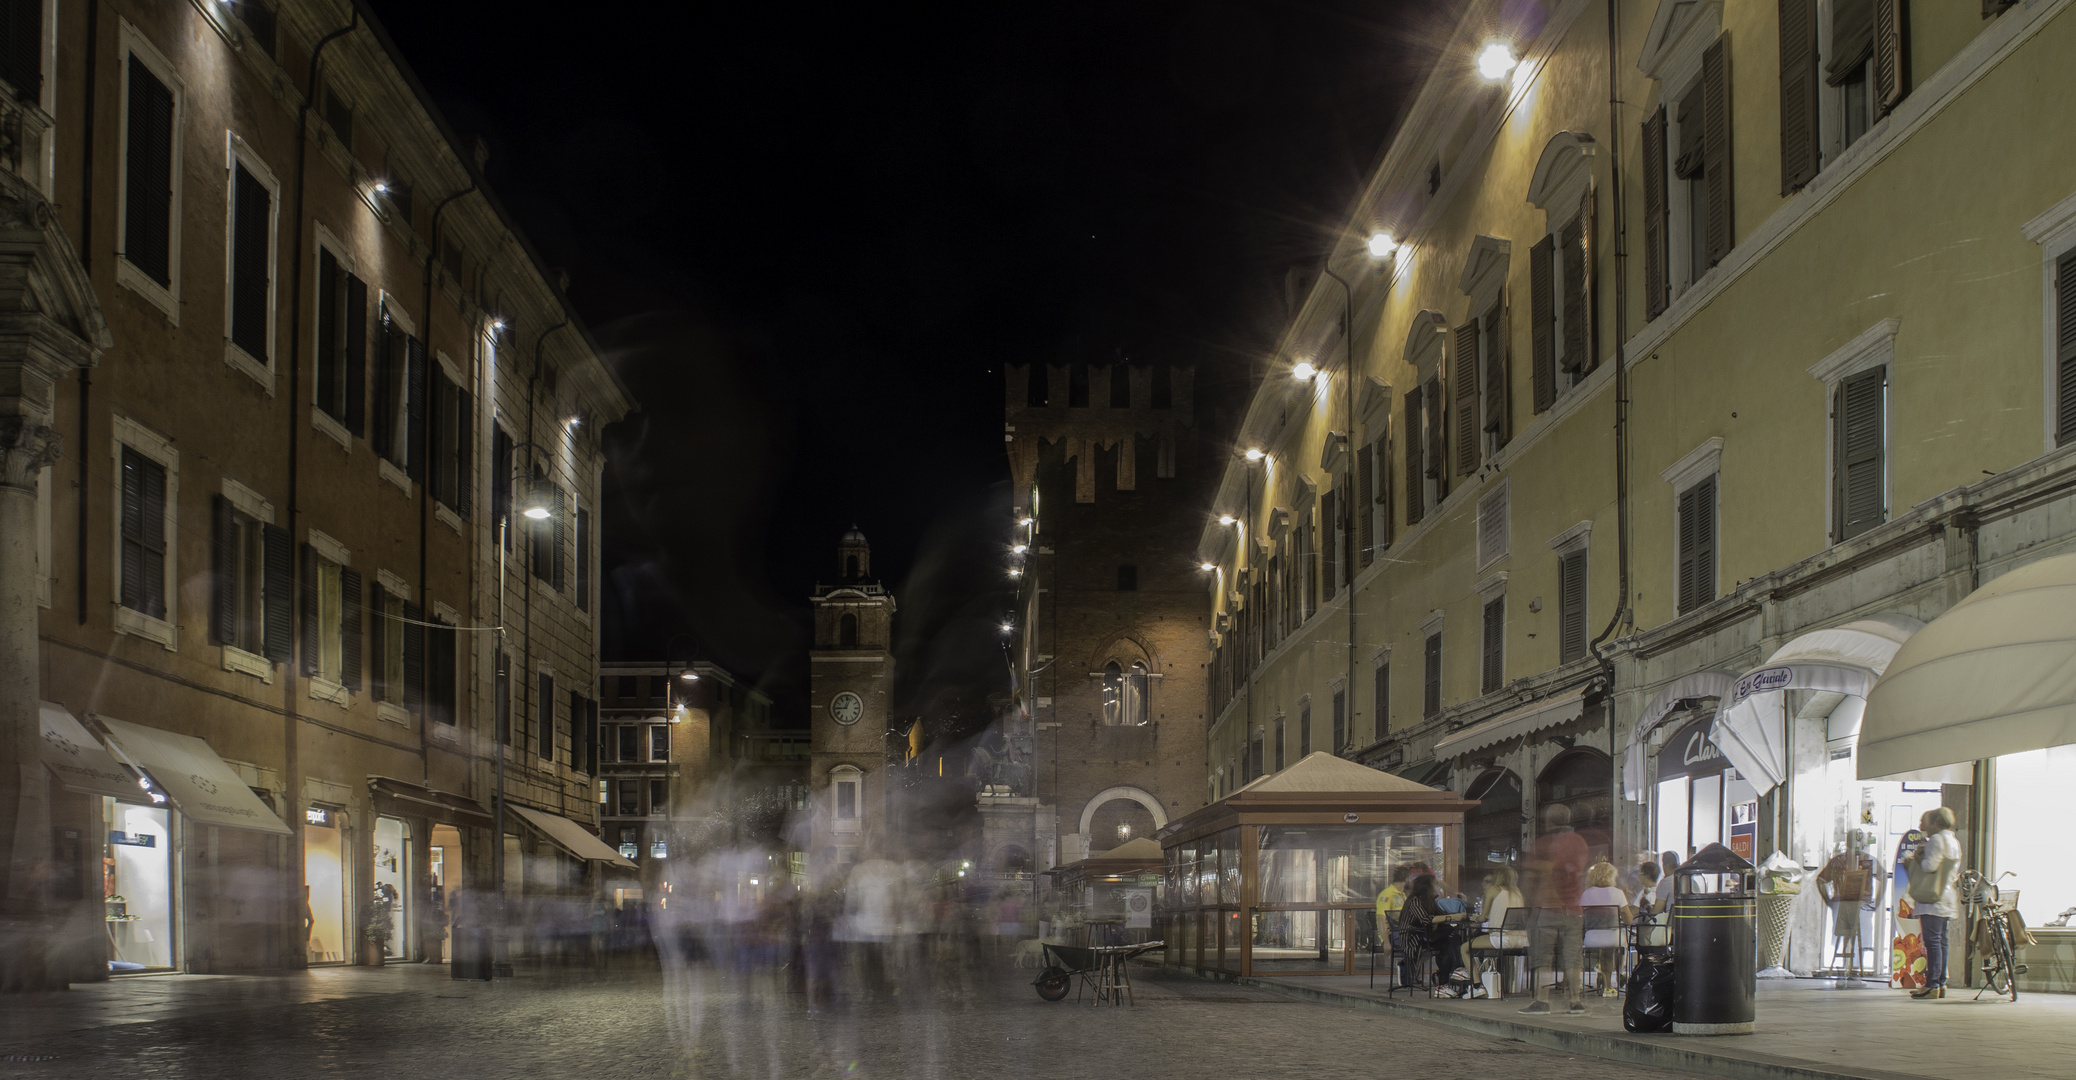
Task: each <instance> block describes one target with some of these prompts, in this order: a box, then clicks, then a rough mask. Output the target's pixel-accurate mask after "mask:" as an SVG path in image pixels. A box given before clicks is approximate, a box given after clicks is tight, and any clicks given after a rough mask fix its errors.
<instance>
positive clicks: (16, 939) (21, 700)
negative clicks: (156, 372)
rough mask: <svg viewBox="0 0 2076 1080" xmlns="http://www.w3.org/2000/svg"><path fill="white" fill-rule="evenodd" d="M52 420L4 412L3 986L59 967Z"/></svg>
mask: <svg viewBox="0 0 2076 1080" xmlns="http://www.w3.org/2000/svg"><path fill="white" fill-rule="evenodd" d="M57 456H58V436H57V435H56V434H55V433H54V432H52V431H51V429H50V427H49V425H46V424H38V423H34V422H32V421H30V420H28V419H26V418H24V417H21V416H0V730H4V731H5V732H6V745H7V749H8V753H7V760H6V762H5V763H4V767H0V836H4V837H6V841H7V861H6V874H7V887H6V891H5V893H4V894H0V955H4V956H11V957H13V958H14V961H13V962H0V989H21V990H32V989H41V988H44V987H45V986H46V985H47V984H48V980H49V978H50V977H51V973H50V971H49V965H48V961H49V960H50V959H51V958H52V956H51V953H50V950H49V948H48V946H49V945H50V944H51V932H50V931H51V929H52V928H51V927H50V926H48V925H47V923H48V921H49V919H50V916H51V911H50V888H51V881H50V875H51V833H50V829H51V821H50V773H49V772H47V771H46V770H45V769H44V767H43V759H42V757H41V755H40V754H39V753H38V743H39V742H41V738H40V736H41V731H40V730H39V725H38V724H37V715H38V714H37V703H38V701H39V700H40V698H41V696H42V695H41V692H40V689H39V687H38V683H37V679H38V675H39V673H40V672H41V670H42V664H41V663H40V662H39V650H38V647H37V642H36V636H37V622H38V610H37V606H36V481H37V477H39V476H40V475H42V473H43V470H44V469H45V468H48V467H49V466H50V465H51V464H52V463H53V462H55V461H56V460H57Z"/></svg>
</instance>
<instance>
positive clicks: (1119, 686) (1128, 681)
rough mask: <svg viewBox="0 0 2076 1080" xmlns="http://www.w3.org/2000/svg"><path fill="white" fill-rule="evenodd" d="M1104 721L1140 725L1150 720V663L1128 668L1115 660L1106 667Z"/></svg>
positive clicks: (1128, 725)
mask: <svg viewBox="0 0 2076 1080" xmlns="http://www.w3.org/2000/svg"><path fill="white" fill-rule="evenodd" d="M1103 723H1105V724H1108V725H1110V726H1111V727H1138V726H1140V725H1142V724H1144V723H1146V665H1145V664H1143V663H1140V662H1137V661H1134V662H1133V664H1132V666H1131V667H1130V668H1129V669H1127V668H1123V667H1120V666H1119V665H1118V663H1117V661H1115V660H1112V661H1110V663H1108V664H1105V665H1104V666H1103Z"/></svg>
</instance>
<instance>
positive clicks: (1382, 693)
mask: <svg viewBox="0 0 2076 1080" xmlns="http://www.w3.org/2000/svg"><path fill="white" fill-rule="evenodd" d="M1375 678H1376V687H1375V691H1374V693H1375V697H1374V700H1375V702H1376V705H1375V710H1376V711H1375V716H1376V723H1377V730H1376V733H1375V737H1376V738H1379V739H1381V738H1383V737H1384V736H1385V735H1387V734H1389V733H1390V732H1391V664H1390V662H1389V661H1386V662H1383V663H1379V664H1378V665H1377V671H1376V676H1375Z"/></svg>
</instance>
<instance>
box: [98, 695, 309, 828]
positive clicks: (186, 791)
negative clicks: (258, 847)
mask: <svg viewBox="0 0 2076 1080" xmlns="http://www.w3.org/2000/svg"><path fill="white" fill-rule="evenodd" d="M97 719H99V720H100V722H101V723H102V724H103V725H105V726H106V727H107V728H108V737H109V749H111V750H113V751H115V753H116V756H118V757H120V758H122V759H123V760H124V761H127V762H129V764H130V766H131V767H132V768H134V769H137V770H138V771H140V772H142V773H144V774H145V775H146V776H149V777H151V780H152V782H153V783H154V784H157V785H158V788H159V790H160V791H163V792H165V793H166V796H167V798H170V799H172V800H173V805H174V807H175V808H177V809H178V810H179V811H180V812H181V813H183V814H185V815H187V819H188V821H190V822H192V823H194V824H198V825H228V826H230V827H231V828H234V829H256V830H258V831H260V832H270V833H280V834H282V835H284V836H286V835H289V828H288V826H287V825H284V824H282V822H281V818H280V816H279V815H277V814H275V813H274V811H272V810H269V809H268V808H267V804H266V803H263V802H261V801H260V799H259V796H257V795H254V794H253V793H252V789H251V788H249V787H246V786H245V781H244V780H241V779H239V778H238V774H237V772H236V771H235V770H233V769H232V768H231V767H230V766H229V765H227V764H225V763H224V760H223V759H222V758H220V757H218V756H216V751H214V750H211V749H210V748H209V744H208V743H206V742H203V741H202V740H200V739H197V738H195V737H193V736H191V735H175V734H174V733H172V732H170V731H160V730H159V729H158V728H148V727H145V726H144V725H142V724H132V723H128V722H126V721H122V720H116V719H112V718H110V717H106V716H102V717H98V718H97ZM133 797H134V796H133Z"/></svg>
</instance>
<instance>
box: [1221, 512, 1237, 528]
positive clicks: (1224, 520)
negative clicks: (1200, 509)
mask: <svg viewBox="0 0 2076 1080" xmlns="http://www.w3.org/2000/svg"><path fill="white" fill-rule="evenodd" d="M1239 520H1240V519H1239V518H1236V517H1234V516H1233V515H1231V514H1220V515H1218V523H1219V524H1220V525H1231V524H1233V523H1234V522H1237V521H1239Z"/></svg>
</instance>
